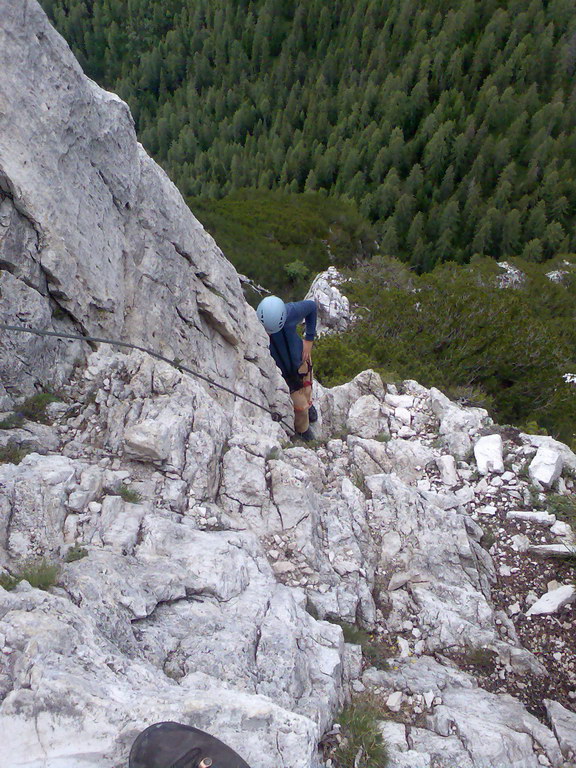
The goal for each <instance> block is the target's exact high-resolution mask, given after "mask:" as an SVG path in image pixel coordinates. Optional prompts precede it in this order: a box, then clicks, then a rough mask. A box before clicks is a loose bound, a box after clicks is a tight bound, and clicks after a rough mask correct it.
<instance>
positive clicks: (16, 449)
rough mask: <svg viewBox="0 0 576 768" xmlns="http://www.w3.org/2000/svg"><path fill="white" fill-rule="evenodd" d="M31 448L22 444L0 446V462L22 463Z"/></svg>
mask: <svg viewBox="0 0 576 768" xmlns="http://www.w3.org/2000/svg"><path fill="white" fill-rule="evenodd" d="M28 453H30V449H29V448H28V449H26V448H23V447H22V446H15V445H6V446H4V447H0V464H20V462H21V461H22V459H23V458H24V456H26V454H28Z"/></svg>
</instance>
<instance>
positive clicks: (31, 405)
mask: <svg viewBox="0 0 576 768" xmlns="http://www.w3.org/2000/svg"><path fill="white" fill-rule="evenodd" d="M61 400H62V398H60V397H58V396H57V395H55V394H53V393H52V392H38V393H37V394H35V395H32V397H29V398H28V399H27V400H25V401H24V402H23V403H22V405H21V406H20V412H21V413H22V415H23V416H24V417H25V418H26V419H28V420H29V421H38V422H40V423H41V424H48V423H49V419H48V416H47V414H46V408H47V407H48V406H49V405H50V403H59V402H61Z"/></svg>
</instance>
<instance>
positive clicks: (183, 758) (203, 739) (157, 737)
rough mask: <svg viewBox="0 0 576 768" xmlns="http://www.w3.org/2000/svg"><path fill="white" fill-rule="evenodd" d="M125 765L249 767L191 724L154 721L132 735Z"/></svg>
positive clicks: (132, 767)
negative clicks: (132, 740)
mask: <svg viewBox="0 0 576 768" xmlns="http://www.w3.org/2000/svg"><path fill="white" fill-rule="evenodd" d="M128 768H250V766H249V765H248V763H247V762H246V761H245V760H243V759H242V758H241V757H240V755H239V754H238V753H237V752H234V750H233V749H231V748H230V747H229V746H228V745H227V744H224V743H223V742H222V741H220V739H216V738H215V737H214V736H211V735H210V734H209V733H206V732H205V731H201V730H199V729H198V728H193V727H192V726H191V725H181V724H180V723H173V722H164V723H154V725H150V726H149V727H148V728H146V729H145V730H144V731H142V733H140V735H139V736H138V737H137V738H136V740H135V742H134V743H133V745H132V749H131V750H130V757H129V759H128Z"/></svg>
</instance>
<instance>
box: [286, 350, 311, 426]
mask: <svg viewBox="0 0 576 768" xmlns="http://www.w3.org/2000/svg"><path fill="white" fill-rule="evenodd" d="M298 373H299V375H300V376H301V377H302V387H301V388H300V389H297V390H295V391H294V392H291V393H290V397H291V398H292V404H293V406H294V429H295V430H296V432H300V433H302V432H306V430H307V429H308V427H309V426H310V420H309V419H308V409H309V408H310V406H311V405H312V365H311V364H310V363H302V365H301V366H300V368H298Z"/></svg>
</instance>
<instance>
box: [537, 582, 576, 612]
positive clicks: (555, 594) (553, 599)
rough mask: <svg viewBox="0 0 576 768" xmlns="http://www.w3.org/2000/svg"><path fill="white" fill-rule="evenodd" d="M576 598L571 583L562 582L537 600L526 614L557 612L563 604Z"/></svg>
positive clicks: (575, 590) (575, 591)
mask: <svg viewBox="0 0 576 768" xmlns="http://www.w3.org/2000/svg"><path fill="white" fill-rule="evenodd" d="M574 600H576V588H575V587H574V586H573V585H572V584H563V585H562V586H561V587H558V588H557V589H552V590H550V591H549V592H546V594H544V595H542V597H541V598H540V599H539V600H537V601H536V602H535V603H534V605H532V606H530V608H529V609H528V610H527V611H526V616H539V615H541V614H543V613H545V614H548V613H557V612H558V611H559V610H560V609H561V608H563V607H564V606H565V605H568V604H569V603H571V602H573V601H574Z"/></svg>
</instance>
